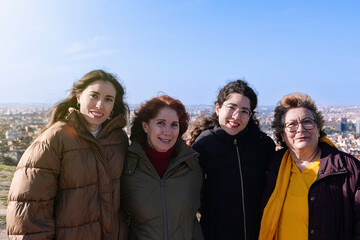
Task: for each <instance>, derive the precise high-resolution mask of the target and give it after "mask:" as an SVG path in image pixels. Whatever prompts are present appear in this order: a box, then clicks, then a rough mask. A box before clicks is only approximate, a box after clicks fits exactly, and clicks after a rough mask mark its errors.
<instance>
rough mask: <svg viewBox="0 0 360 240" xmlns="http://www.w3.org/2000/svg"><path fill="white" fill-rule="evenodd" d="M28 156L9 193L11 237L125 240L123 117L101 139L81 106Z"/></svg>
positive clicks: (47, 133)
mask: <svg viewBox="0 0 360 240" xmlns="http://www.w3.org/2000/svg"><path fill="white" fill-rule="evenodd" d="M69 111H70V113H69V115H68V116H67V118H66V121H59V122H57V123H55V124H54V125H52V126H51V127H50V128H49V129H47V130H46V131H45V132H44V133H42V134H41V135H40V136H39V137H38V138H37V139H35V141H34V142H33V143H32V144H31V146H30V147H29V148H28V149H27V150H26V151H25V153H24V155H23V156H22V158H21V160H20V162H19V164H18V166H17V170H16V172H15V175H14V178H13V181H12V183H11V187H10V192H9V196H8V210H7V216H6V224H7V233H8V235H9V239H66V240H72V239H77V240H79V239H84V240H85V239H95V240H97V239H109V240H115V239H116V240H118V239H123V238H122V237H121V234H122V233H123V231H126V228H123V227H122V226H120V224H121V221H120V219H123V218H122V215H121V214H120V212H119V209H120V176H121V172H122V168H123V163H124V159H125V155H126V151H127V147H128V139H127V136H126V134H125V132H124V131H123V130H122V128H123V127H124V126H125V124H126V123H125V119H124V118H123V117H122V116H117V117H116V118H114V119H112V120H111V121H110V122H108V123H107V124H106V125H105V126H104V127H103V129H102V130H101V132H100V134H99V136H98V137H97V139H95V138H94V137H93V135H92V134H91V133H90V132H89V131H88V130H87V129H86V127H85V125H84V120H83V118H82V117H81V115H80V113H79V112H78V111H77V110H74V109H71V110H69Z"/></svg>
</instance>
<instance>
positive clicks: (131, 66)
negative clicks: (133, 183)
mask: <svg viewBox="0 0 360 240" xmlns="http://www.w3.org/2000/svg"><path fill="white" fill-rule="evenodd" d="M93 69H104V70H106V71H109V72H112V73H115V74H117V76H118V77H119V78H120V79H121V81H122V83H123V84H124V85H125V87H126V91H127V102H128V103H131V104H137V103H140V102H143V101H145V100H147V99H149V98H151V97H153V96H156V95H158V94H159V92H164V93H166V94H168V95H170V96H172V97H175V98H179V99H180V100H181V101H183V103H185V104H212V103H213V102H214V101H215V99H216V95H217V92H218V89H219V88H221V87H222V86H223V85H225V84H226V83H227V82H228V81H230V80H236V79H239V78H240V79H245V80H246V81H248V82H249V83H250V85H251V86H252V87H253V88H254V89H255V90H256V91H257V93H258V97H259V105H276V104H277V102H278V101H279V100H280V99H281V97H282V96H284V95H285V94H288V93H292V92H296V91H300V92H305V93H308V94H309V95H310V96H311V97H312V98H313V99H314V100H315V102H316V103H317V104H320V105H360V1H357V0H354V1H347V0H344V1H333V0H316V1H314V0H301V1H297V0H294V1H289V0H284V1H276V0H274V1H257V0H252V1H240V0H234V1H229V0H221V1H219V0H208V1H207V0H181V1H180V0H171V1H169V0H159V1H158V0H128V1H121V0H116V1H115V0H114V1H110V0H108V1H100V0H76V1H74V0H53V1H49V0H31V1H30V0H0V72H1V80H0V81H1V86H2V94H0V103H9V102H21V103H32V102H40V103H42V102H46V103H55V102H57V101H59V100H61V99H63V98H65V97H66V96H67V94H68V92H67V90H69V89H70V88H71V85H72V84H73V82H74V81H76V80H77V79H79V78H81V77H82V76H83V75H84V74H85V73H86V72H88V71H90V70H93Z"/></svg>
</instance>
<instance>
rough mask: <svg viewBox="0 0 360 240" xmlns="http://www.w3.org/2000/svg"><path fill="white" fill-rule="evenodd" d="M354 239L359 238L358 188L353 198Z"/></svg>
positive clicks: (359, 239) (359, 207)
mask: <svg viewBox="0 0 360 240" xmlns="http://www.w3.org/2000/svg"><path fill="white" fill-rule="evenodd" d="M353 217H354V234H353V239H354V240H360V188H358V189H356V192H355V198H354V214H353Z"/></svg>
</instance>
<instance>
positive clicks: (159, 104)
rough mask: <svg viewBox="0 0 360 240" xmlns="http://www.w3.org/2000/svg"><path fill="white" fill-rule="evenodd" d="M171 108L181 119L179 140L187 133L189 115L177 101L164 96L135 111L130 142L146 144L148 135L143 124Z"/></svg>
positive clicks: (151, 100) (144, 104) (146, 103)
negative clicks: (162, 110)
mask: <svg viewBox="0 0 360 240" xmlns="http://www.w3.org/2000/svg"><path fill="white" fill-rule="evenodd" d="M164 107H169V108H171V109H173V110H174V111H175V112H176V113H177V115H178V118H179V137H178V138H179V139H180V138H181V136H182V135H183V134H184V133H185V132H186V130H187V128H188V125H189V119H190V117H189V114H188V113H187V112H186V109H185V106H184V105H183V104H182V103H181V102H180V101H179V100H177V99H174V98H172V97H169V96H167V95H162V96H159V97H154V98H152V99H150V100H148V101H146V102H145V103H143V104H141V105H140V107H139V108H138V109H137V110H135V113H134V114H135V117H134V119H133V121H132V126H131V135H130V140H131V141H133V142H137V143H140V144H145V142H146V139H147V135H146V133H145V131H144V129H143V127H142V122H149V120H151V119H153V118H155V117H156V115H157V114H158V113H159V111H160V110H161V109H162V108H164Z"/></svg>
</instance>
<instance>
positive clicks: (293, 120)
mask: <svg viewBox="0 0 360 240" xmlns="http://www.w3.org/2000/svg"><path fill="white" fill-rule="evenodd" d="M308 119H310V120H313V121H315V119H313V118H311V117H304V118H302V119H300V121H304V120H308ZM289 122H297V119H290V120H289V121H288V123H289Z"/></svg>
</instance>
